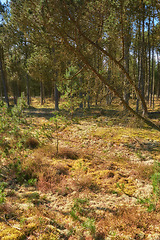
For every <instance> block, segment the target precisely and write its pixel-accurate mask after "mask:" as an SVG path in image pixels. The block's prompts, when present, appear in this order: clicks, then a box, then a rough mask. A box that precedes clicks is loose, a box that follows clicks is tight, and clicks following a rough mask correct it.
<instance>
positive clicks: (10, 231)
mask: <svg viewBox="0 0 160 240" xmlns="http://www.w3.org/2000/svg"><path fill="white" fill-rule="evenodd" d="M25 238H26V236H25V234H24V233H21V232H20V231H19V230H17V229H15V228H11V227H7V228H6V229H4V230H3V231H1V232H0V239H1V240H23V239H25Z"/></svg>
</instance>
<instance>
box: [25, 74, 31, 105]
mask: <svg viewBox="0 0 160 240" xmlns="http://www.w3.org/2000/svg"><path fill="white" fill-rule="evenodd" d="M26 80H27V104H28V106H30V100H31V99H30V86H29V85H30V84H29V76H28V74H26Z"/></svg>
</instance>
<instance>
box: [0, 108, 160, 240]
mask: <svg viewBox="0 0 160 240" xmlns="http://www.w3.org/2000/svg"><path fill="white" fill-rule="evenodd" d="M46 109H47V111H46ZM157 109H158V108H157ZM158 111H159V109H158ZM158 111H156V112H157V114H158ZM26 112H27V113H28V116H27V117H26V118H25V121H21V122H20V123H18V125H16V124H15V125H14V127H13V126H12V129H10V127H11V126H9V125H7V128H8V131H4V132H3V131H1V133H0V134H1V141H0V181H1V182H0V239H2V240H7V239H8V240H16V239H17V240H18V239H21V240H22V239H28V240H35V239H37V240H54V239H55V240H56V239H57V240H58V239H69V240H73V239H75V240H80V239H84V240H85V239H86V240H92V239H95V240H96V239H97V240H98V239H99V240H103V239H106V240H110V239H128V240H129V239H130V240H131V239H148V240H160V132H158V131H157V130H154V129H151V128H148V127H147V126H144V125H143V123H141V122H137V121H136V119H134V118H133V117H131V116H128V115H124V112H122V111H119V110H118V108H116V107H115V108H113V106H112V107H108V108H106V109H101V108H98V107H94V108H92V109H90V110H88V111H85V112H84V111H82V110H81V111H80V110H79V111H78V112H77V113H76V114H75V115H74V116H73V119H72V120H71V119H69V118H67V117H66V118H64V117H63V118H62V117H60V116H57V117H55V116H54V114H53V111H52V110H51V107H50V105H46V106H44V108H38V107H37V106H36V105H35V106H34V107H32V108H30V109H28V110H27V111H26ZM60 112H61V111H60ZM61 113H62V112H61ZM154 116H155V119H154ZM152 118H153V120H154V121H155V122H158V120H159V119H158V117H157V115H156V114H155V115H153V117H152ZM11 124H13V122H12V123H11ZM5 127H6V126H5Z"/></svg>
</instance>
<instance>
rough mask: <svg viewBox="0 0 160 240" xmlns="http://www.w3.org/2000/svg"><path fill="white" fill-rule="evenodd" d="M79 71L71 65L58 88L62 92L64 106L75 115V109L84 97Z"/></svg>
mask: <svg viewBox="0 0 160 240" xmlns="http://www.w3.org/2000/svg"><path fill="white" fill-rule="evenodd" d="M77 73H78V68H77V67H76V66H70V67H69V68H68V69H67V70H66V73H65V75H64V80H63V81H61V82H60V83H59V85H58V90H59V91H60V92H61V93H62V99H63V100H64V107H65V108H66V109H67V110H69V112H70V113H71V116H73V113H74V110H75V109H76V108H77V107H78V106H79V104H80V103H81V101H82V99H81V98H80V92H81V91H82V87H83V86H82V83H81V77H82V76H81V74H80V73H79V74H77Z"/></svg>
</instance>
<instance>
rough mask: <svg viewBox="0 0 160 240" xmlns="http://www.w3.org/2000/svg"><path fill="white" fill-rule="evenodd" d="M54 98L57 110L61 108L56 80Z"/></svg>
mask: <svg viewBox="0 0 160 240" xmlns="http://www.w3.org/2000/svg"><path fill="white" fill-rule="evenodd" d="M54 100H55V110H56V111H58V110H59V92H58V89H57V85H56V82H55V83H54Z"/></svg>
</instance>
